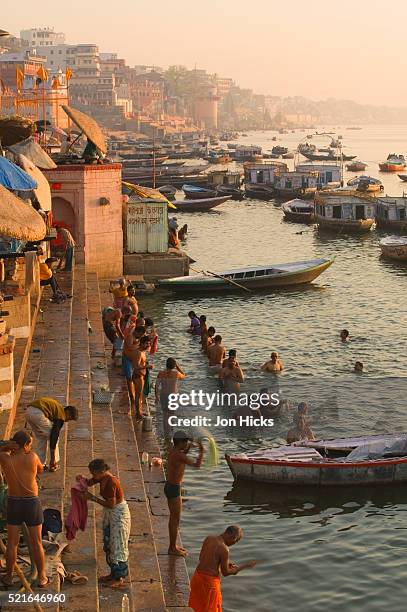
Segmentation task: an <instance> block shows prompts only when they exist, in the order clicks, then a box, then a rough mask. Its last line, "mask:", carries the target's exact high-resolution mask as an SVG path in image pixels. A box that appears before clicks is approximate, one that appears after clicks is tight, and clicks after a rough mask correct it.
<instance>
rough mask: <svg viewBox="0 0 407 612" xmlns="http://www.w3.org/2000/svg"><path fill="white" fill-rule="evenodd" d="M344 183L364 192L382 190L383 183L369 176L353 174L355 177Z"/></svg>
mask: <svg viewBox="0 0 407 612" xmlns="http://www.w3.org/2000/svg"><path fill="white" fill-rule="evenodd" d="M346 184H347V185H348V187H353V188H354V189H356V191H364V192H365V193H377V192H378V191H383V190H384V186H383V183H382V182H381V181H380V180H379V179H376V178H373V177H371V176H355V178H353V179H350V180H349V181H348V182H347V183H346Z"/></svg>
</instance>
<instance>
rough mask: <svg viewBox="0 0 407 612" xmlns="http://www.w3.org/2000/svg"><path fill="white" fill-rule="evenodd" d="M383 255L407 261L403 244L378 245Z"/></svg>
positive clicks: (405, 247)
mask: <svg viewBox="0 0 407 612" xmlns="http://www.w3.org/2000/svg"><path fill="white" fill-rule="evenodd" d="M380 248H381V251H382V255H383V257H386V258H387V259H396V260H398V261H407V245H404V246H387V245H384V244H381V245H380Z"/></svg>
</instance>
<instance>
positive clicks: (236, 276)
mask: <svg viewBox="0 0 407 612" xmlns="http://www.w3.org/2000/svg"><path fill="white" fill-rule="evenodd" d="M232 276H233V278H244V272H236V274H233V275H232Z"/></svg>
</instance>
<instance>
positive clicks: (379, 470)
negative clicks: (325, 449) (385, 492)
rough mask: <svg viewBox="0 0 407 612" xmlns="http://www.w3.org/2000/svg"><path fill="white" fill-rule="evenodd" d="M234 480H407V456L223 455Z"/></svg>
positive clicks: (376, 482)
mask: <svg viewBox="0 0 407 612" xmlns="http://www.w3.org/2000/svg"><path fill="white" fill-rule="evenodd" d="M226 461H227V463H228V465H229V468H230V470H231V472H232V474H233V476H234V478H235V479H236V480H239V479H243V480H252V481H256V482H263V483H270V484H287V485H311V486H318V487H320V486H349V485H359V486H360V485H379V484H391V483H397V482H407V457H403V458H398V459H383V460H370V461H357V462H349V463H348V462H338V463H334V462H332V461H321V462H310V463H305V462H301V461H262V460H258V459H256V460H252V459H242V458H238V457H231V456H229V455H226Z"/></svg>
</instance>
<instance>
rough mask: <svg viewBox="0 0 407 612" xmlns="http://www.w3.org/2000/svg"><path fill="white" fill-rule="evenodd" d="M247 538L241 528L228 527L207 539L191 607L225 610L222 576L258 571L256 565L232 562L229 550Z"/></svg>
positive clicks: (192, 591) (199, 564)
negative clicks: (252, 570)
mask: <svg viewBox="0 0 407 612" xmlns="http://www.w3.org/2000/svg"><path fill="white" fill-rule="evenodd" d="M242 537H243V530H242V528H241V527H239V525H231V526H230V527H227V528H226V529H225V531H224V532H223V533H221V534H220V535H218V536H208V537H207V538H205V540H204V542H203V544H202V548H201V552H200V555H199V563H198V566H197V568H196V570H195V572H194V575H193V576H192V580H191V592H190V596H189V603H188V605H189V607H190V608H192V609H193V610H195V611H197V612H201V610H207V611H208V612H209V611H210V612H217V611H220V610H222V591H221V581H220V577H221V575H222V576H236V574H239V572H241V571H242V570H244V569H248V568H252V567H255V565H256V561H248V562H247V563H242V564H241V565H235V564H234V563H231V561H230V560H229V548H230V546H233V545H234V544H236V543H237V542H239V541H240V540H241V539H242Z"/></svg>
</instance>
